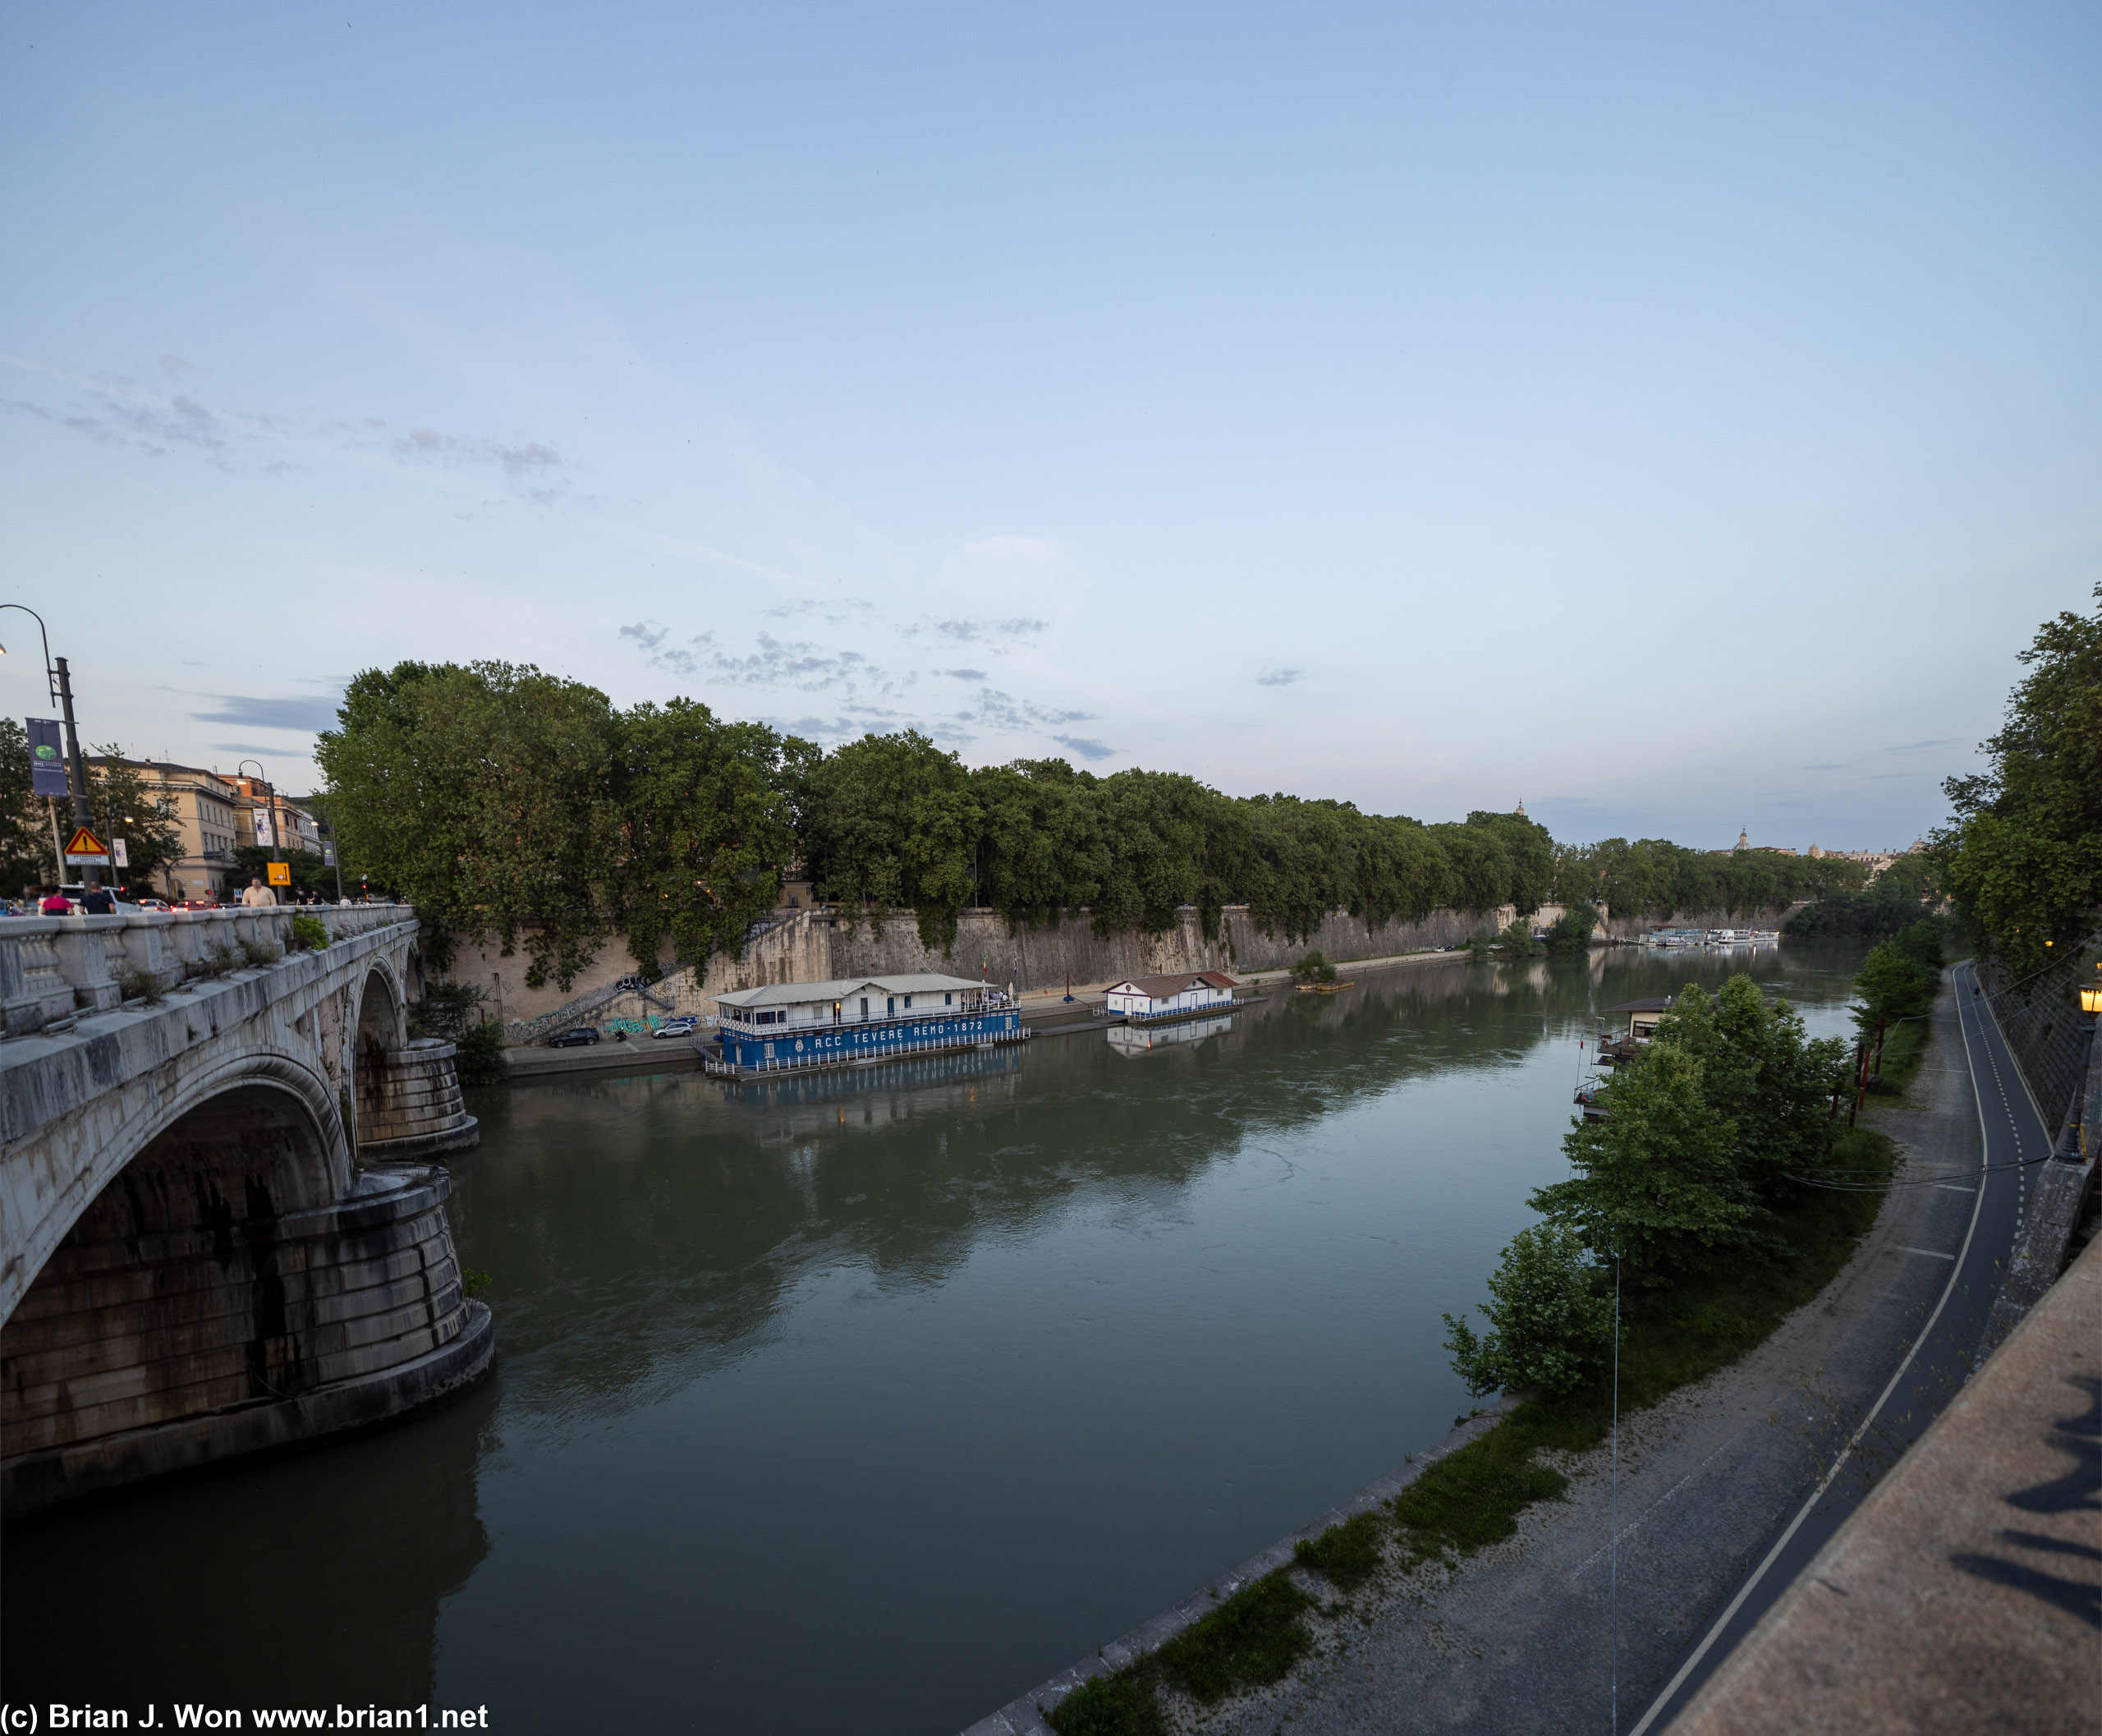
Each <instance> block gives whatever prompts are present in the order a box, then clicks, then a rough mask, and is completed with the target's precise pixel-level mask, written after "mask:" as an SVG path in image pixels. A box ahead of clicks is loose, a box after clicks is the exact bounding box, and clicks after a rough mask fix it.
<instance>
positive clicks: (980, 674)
mask: <svg viewBox="0 0 2102 1736" xmlns="http://www.w3.org/2000/svg"><path fill="white" fill-rule="evenodd" d="M934 673H935V674H937V675H946V676H948V677H950V678H951V679H952V680H955V681H983V680H984V679H985V672H984V670H983V669H936V670H935V671H934Z"/></svg>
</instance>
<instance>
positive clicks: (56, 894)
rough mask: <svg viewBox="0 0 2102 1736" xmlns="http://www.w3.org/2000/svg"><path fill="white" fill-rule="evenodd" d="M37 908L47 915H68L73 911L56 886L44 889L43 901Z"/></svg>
mask: <svg viewBox="0 0 2102 1736" xmlns="http://www.w3.org/2000/svg"><path fill="white" fill-rule="evenodd" d="M37 908H38V910H39V911H40V912H43V913H44V915H45V916H71V914H72V913H73V907H72V905H71V903H70V902H67V898H66V895H65V893H62V892H61V891H59V889H57V887H56V886H47V887H45V888H44V902H43V903H41V904H39V905H38V906H37Z"/></svg>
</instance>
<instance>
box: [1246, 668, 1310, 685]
mask: <svg viewBox="0 0 2102 1736" xmlns="http://www.w3.org/2000/svg"><path fill="white" fill-rule="evenodd" d="M1305 673H1306V671H1305V670H1303V669H1272V670H1271V671H1270V672H1269V673H1268V674H1266V675H1258V676H1257V677H1255V685H1256V686H1257V687H1290V686H1291V685H1292V683H1293V682H1296V681H1297V680H1299V679H1300V678H1301V677H1302V676H1304V675H1305Z"/></svg>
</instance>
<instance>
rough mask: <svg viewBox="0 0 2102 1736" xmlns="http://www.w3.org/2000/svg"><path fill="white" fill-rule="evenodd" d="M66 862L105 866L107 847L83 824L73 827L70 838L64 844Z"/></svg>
mask: <svg viewBox="0 0 2102 1736" xmlns="http://www.w3.org/2000/svg"><path fill="white" fill-rule="evenodd" d="M66 860H67V862H69V863H71V864H74V865H76V866H80V867H83V868H107V867H108V866H109V848H108V846H107V845H106V844H104V843H103V841H102V840H101V839H100V838H97V837H96V836H95V835H94V833H92V832H90V831H89V829H87V828H86V827H85V826H80V827H78V828H76V829H75V831H74V834H73V836H72V839H71V842H70V843H67V846H66Z"/></svg>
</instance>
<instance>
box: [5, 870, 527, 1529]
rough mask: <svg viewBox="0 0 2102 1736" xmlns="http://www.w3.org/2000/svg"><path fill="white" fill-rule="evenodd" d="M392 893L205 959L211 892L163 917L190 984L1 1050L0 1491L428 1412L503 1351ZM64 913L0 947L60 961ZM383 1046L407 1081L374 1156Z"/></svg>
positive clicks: (445, 1083) (21, 958)
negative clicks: (320, 928) (371, 1110)
mask: <svg viewBox="0 0 2102 1736" xmlns="http://www.w3.org/2000/svg"><path fill="white" fill-rule="evenodd" d="M329 914H330V915H331V916H334V914H335V913H333V912H332V913H329ZM268 915H269V913H268V912H261V913H258V914H257V915H256V916H255V925H257V927H258V933H259V934H261V933H262V932H263V930H262V927H261V926H260V925H262V924H263V923H264V919H265V918H267V917H268ZM386 917H387V913H385V912H366V911H364V910H358V911H346V912H342V916H341V920H340V921H337V924H336V928H337V930H341V932H336V933H335V934H334V939H333V944H331V945H330V946H328V948H321V949H286V948H280V949H279V950H278V953H275V954H273V953H270V952H269V951H268V948H267V945H266V944H265V943H267V942H268V939H269V937H268V935H264V939H263V940H262V941H259V943H258V944H257V946H256V948H255V952H259V953H263V954H264V958H263V961H262V962H260V963H259V964H257V963H255V962H254V953H251V954H250V958H251V967H250V968H248V969H245V970H236V971H232V972H228V971H223V970H221V971H213V970H211V969H209V968H206V967H209V965H210V963H211V962H212V958H213V954H212V953H211V948H210V947H209V945H208V944H207V943H209V942H211V941H213V940H223V938H224V937H223V935H222V934H221V933H220V930H221V929H227V930H229V931H230V930H231V928H232V924H231V923H230V922H228V923H222V922H218V921H217V916H216V913H215V916H214V922H213V924H206V925H204V928H203V931H202V932H200V933H191V932H190V930H189V929H187V928H186V927H185V926H184V925H182V924H181V921H178V920H177V919H176V918H167V919H163V921H162V923H161V927H160V928H158V929H155V928H151V925H150V924H149V930H150V931H149V933H148V934H147V935H146V939H149V940H158V941H160V942H162V943H163V944H164V948H166V949H167V950H165V953H164V956H161V957H158V958H147V960H146V962H145V966H142V967H141V968H146V967H153V968H155V969H158V971H160V973H161V976H163V979H164V980H165V979H168V978H171V977H174V978H179V979H180V982H179V986H177V987H175V988H174V989H173V990H172V992H169V991H168V990H165V989H164V990H163V993H162V994H160V995H159V996H158V997H151V998H149V999H147V1000H146V1001H145V1003H144V1004H143V1006H141V1005H138V1004H136V1003H125V1006H124V1008H122V1010H117V1009H116V1008H114V1006H113V1005H112V1009H111V1010H109V1011H108V1012H89V1013H86V1014H85V1015H84V1016H82V1017H80V1020H79V1022H78V1026H77V1028H72V1029H68V1030H66V1031H57V1032H54V1033H53V1034H52V1035H48V1036H39V1038H38V1039H37V1040H34V1042H30V1043H25V1044H22V1045H9V1047H8V1049H7V1053H6V1054H0V1074H4V1075H5V1076H6V1077H5V1079H4V1083H5V1084H6V1086H7V1090H6V1091H4V1092H0V1110H4V1111H5V1113H4V1114H0V1453H4V1455H5V1456H4V1458H0V1511H4V1512H6V1513H10V1514H11V1513H21V1512H25V1511H30V1510H34V1509H38V1508H40V1507H43V1506H46V1505H48V1504H51V1503H52V1502H53V1501H57V1500H62V1499H67V1498H69V1497H71V1496H72V1495H78V1494H82V1493H85V1492H88V1491H89V1490H94V1489H99V1488H110V1487H114V1486H119V1485H122V1484H126V1483H130V1482H134V1481H140V1480H141V1479H144V1478H149V1477H154V1476H158V1475H161V1474H164V1473H167V1472H173V1471H179V1470H184V1469H189V1468H194V1467H199V1466H201V1465H204V1464H207V1463H214V1462H223V1461H226V1460H230V1459H233V1458H241V1457H243V1456H245V1455H246V1454H252V1453H256V1452H264V1451H270V1450H274V1449H278V1448H281V1447H285V1446H290V1445H294V1444H301V1443H303V1442H306V1441H311V1440H319V1439H320V1438H323V1437H325V1436H326V1435H329V1434H332V1433H334V1432H336V1431H340V1430H343V1429H351V1428H357V1427H362V1426H369V1425H370V1424H372V1423H374V1422H378V1421H384V1420H387V1419H388V1418H390V1417H399V1416H405V1415H406V1414H408V1413H410V1412H412V1411H414V1410H415V1409H417V1408H420V1407H421V1406H422V1405H424V1404H425V1403H429V1402H431V1401H432V1400H434V1399H435V1398H438V1397H441V1396H443V1394H445V1393H447V1392H449V1391H452V1390H453V1389H457V1387H458V1386H460V1385H464V1384H465V1383H466V1382H468V1381H470V1380H474V1379H476V1378H478V1377H479V1375H480V1374H481V1373H483V1372H484V1371H486V1369H487V1368H488V1366H489V1361H490V1357H491V1356H492V1354H493V1331H492V1327H491V1322H490V1318H489V1311H488V1309H487V1308H486V1307H484V1306H483V1305H482V1304H481V1303H480V1302H474V1301H472V1300H470V1299H469V1298H468V1297H466V1295H465V1294H464V1292H463V1288H462V1285H461V1277H460V1271H459V1267H458V1263H457V1257H456V1256H455V1254H454V1251H453V1248H452V1237H451V1233H450V1231H449V1229H447V1224H446V1221H445V1210H444V1201H445V1200H446V1197H447V1195H448V1194H449V1193H450V1192H451V1183H450V1179H449V1178H448V1176H447V1173H446V1172H445V1171H444V1170H443V1169H438V1168H435V1167H432V1166H429V1164H426V1163H425V1161H424V1160H425V1159H426V1158H427V1157H428V1156H429V1155H434V1154H436V1153H438V1152H440V1151H449V1150H458V1149H461V1148H463V1147H465V1146H471V1145H472V1144H474V1143H475V1140H476V1137H477V1130H476V1127H475V1122H474V1119H473V1118H472V1117H470V1116H467V1115H466V1114H465V1112H464V1109H462V1108H461V1106H460V1094H459V1088H458V1086H457V1082H456V1081H455V1080H454V1079H453V1077H452V1060H451V1058H452V1048H451V1045H447V1044H441V1043H430V1042H423V1043H411V1042H409V1041H408V1040H407V1039H406V1029H407V1011H408V1004H409V1001H408V996H407V994H406V993H405V979H406V977H407V976H408V975H409V974H410V972H411V971H412V970H413V962H412V961H411V958H410V947H409V945H408V944H407V943H408V942H409V941H410V940H411V939H412V938H413V934H414V929H413V925H412V924H411V923H405V922H402V921H399V920H395V921H388V920H386ZM53 920H54V921H55V920H57V919H53ZM66 920H68V921H72V922H74V923H76V924H79V925H81V932H82V933H83V934H85V935H87V936H88V938H89V939H91V940H95V941H100V939H101V936H102V934H103V930H102V929H99V928H96V927H94V925H95V924H98V923H100V924H103V925H105V926H107V925H109V924H111V923H115V922H117V921H119V920H120V919H116V918H101V917H80V918H71V919H66ZM241 921H243V922H246V921H248V916H247V913H241ZM163 929H164V930H166V931H167V932H166V933H163V932H162V930H163ZM405 930H406V932H405ZM61 932H62V933H64V934H71V932H72V930H62V931H61ZM42 935H43V930H37V931H36V932H35V934H34V935H31V934H30V930H29V929H28V928H26V927H25V928H24V930H23V932H22V934H21V935H16V934H15V933H14V931H13V930H10V931H9V932H8V933H7V935H0V964H8V965H12V966H14V967H16V970H17V971H18V972H20V973H21V974H22V975H24V976H28V975H29V974H30V972H32V971H34V970H39V969H42V970H47V971H48V969H49V968H50V967H49V966H48V963H46V962H44V958H43V955H41V954H37V953H34V948H33V944H32V943H33V942H34V943H36V944H46V945H47V946H48V945H50V943H48V942H44V941H43V940H42V939H41V937H42ZM25 937H26V938H25ZM135 938H136V937H135V936H132V935H131V934H130V932H129V930H128V929H127V930H126V939H125V942H124V944H125V945H126V947H127V948H129V947H130V946H131V944H132V940H133V939H135ZM237 938H243V939H246V936H245V935H242V936H239V937H237ZM177 942H180V943H181V948H177ZM103 944H107V943H103ZM200 948H202V950H201V951H200ZM76 952H77V954H78V956H76V954H75V953H63V952H60V953H58V961H59V963H60V965H62V966H63V967H65V968H67V969H69V970H74V971H76V974H83V973H84V974H85V976H88V977H92V976H93V974H94V969H95V968H96V960H97V959H99V958H100V956H101V955H100V954H99V953H94V951H93V950H92V949H91V948H89V946H88V945H87V944H85V942H83V943H82V944H81V945H80V947H79V948H76ZM221 952H222V953H223V952H224V948H223V946H222V947H221ZM190 953H197V954H198V957H199V958H200V959H202V960H203V962H204V963H203V966H200V968H199V969H198V970H197V971H195V972H190V969H189V967H190V964H191V963H192V962H195V961H193V960H191V958H190ZM128 956H129V955H128V953H127V957H128ZM0 974H4V973H0ZM64 981H65V982H66V983H67V985H72V979H71V977H70V976H69V977H67V978H65V979H64ZM74 986H75V992H76V993H82V994H85V992H86V991H83V990H78V989H77V986H76V985H74ZM93 987H94V985H93V983H92V982H91V983H90V988H91V989H92V988H93ZM54 992H55V991H54ZM96 992H98V993H99V990H98V991H96ZM95 1004H96V1005H98V1006H99V1004H100V1003H99V1002H97V1003H95ZM12 1010H13V1009H12V1008H11V1009H10V1011H11V1013H12ZM367 1059H369V1060H370V1061H372V1062H374V1063H377V1064H375V1065H374V1066H372V1067H371V1068H369V1069H366V1070H368V1071H369V1072H372V1073H373V1074H374V1076H375V1077H378V1076H380V1075H383V1074H385V1075H391V1077H392V1086H391V1091H392V1095H391V1098H390V1100H389V1103H388V1115H387V1117H386V1118H384V1125H385V1129H386V1132H385V1133H384V1134H383V1137H382V1139H381V1140H380V1141H379V1144H378V1145H377V1146H372V1147H370V1148H369V1149H366V1150H365V1151H364V1152H363V1154H362V1155H363V1157H364V1160H365V1169H364V1171H363V1173H360V1163H359V1158H360V1146H359V1143H358V1141H359V1136H360V1125H359V1122H360V1117H359V1114H358V1108H357V1102H356V1099H357V1095H358V1093H357V1086H358V1084H359V1075H360V1062H361V1061H363V1060H367ZM368 1137H369V1136H368ZM382 1164H383V1165H386V1166H387V1167H374V1165H382Z"/></svg>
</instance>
